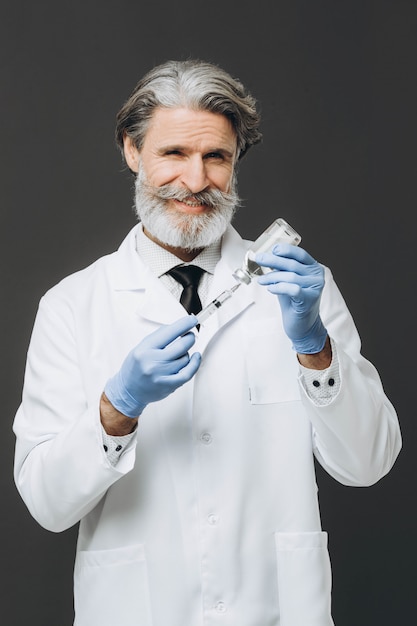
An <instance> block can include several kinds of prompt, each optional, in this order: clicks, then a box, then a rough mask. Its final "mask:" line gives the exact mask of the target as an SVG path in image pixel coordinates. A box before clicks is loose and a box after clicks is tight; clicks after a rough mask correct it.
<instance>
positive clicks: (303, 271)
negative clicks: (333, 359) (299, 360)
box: [256, 243, 327, 354]
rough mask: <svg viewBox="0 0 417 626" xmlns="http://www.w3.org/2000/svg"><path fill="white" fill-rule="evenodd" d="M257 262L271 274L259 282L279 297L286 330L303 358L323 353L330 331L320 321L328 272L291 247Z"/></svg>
mask: <svg viewBox="0 0 417 626" xmlns="http://www.w3.org/2000/svg"><path fill="white" fill-rule="evenodd" d="M256 262H257V263H258V264H259V265H262V266H264V267H269V268H271V271H270V272H268V273H267V274H264V275H263V276H261V277H260V278H259V279H258V282H259V283H260V284H261V285H267V286H268V290H269V291H270V292H271V293H274V294H276V295H277V296H278V299H279V302H280V305H281V311H282V320H283V324H284V330H285V332H286V333H287V335H288V337H289V339H291V341H292V344H293V347H294V350H296V352H298V353H299V354H315V353H317V352H320V351H321V350H322V349H323V347H324V344H325V342H326V337H327V331H326V329H325V328H324V326H323V323H322V321H321V319H320V314H319V309H320V298H321V294H322V291H323V287H324V269H323V267H322V266H321V265H320V264H319V263H317V261H315V260H314V259H313V257H312V256H310V255H309V254H308V253H307V252H306V251H305V250H303V249H302V248H299V247H297V246H292V245H290V244H287V243H279V244H277V245H276V246H274V248H273V250H272V252H265V253H263V254H258V255H256Z"/></svg>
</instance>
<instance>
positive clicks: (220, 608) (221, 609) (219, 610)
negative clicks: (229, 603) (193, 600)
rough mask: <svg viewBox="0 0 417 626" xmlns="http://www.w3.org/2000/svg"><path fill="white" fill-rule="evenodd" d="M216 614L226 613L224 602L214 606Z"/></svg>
mask: <svg viewBox="0 0 417 626" xmlns="http://www.w3.org/2000/svg"><path fill="white" fill-rule="evenodd" d="M215 609H216V611H217V613H226V610H227V609H226V605H225V603H224V602H218V603H217V604H216V606H215Z"/></svg>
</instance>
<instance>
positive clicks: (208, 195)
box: [144, 183, 240, 208]
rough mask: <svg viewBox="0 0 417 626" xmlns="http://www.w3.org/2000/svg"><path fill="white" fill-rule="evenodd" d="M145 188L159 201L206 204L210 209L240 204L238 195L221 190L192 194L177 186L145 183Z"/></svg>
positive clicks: (208, 190)
mask: <svg viewBox="0 0 417 626" xmlns="http://www.w3.org/2000/svg"><path fill="white" fill-rule="evenodd" d="M144 187H145V188H146V190H147V191H148V192H152V194H153V195H154V196H155V197H156V198H158V199H159V200H178V201H179V202H184V201H187V202H195V203H196V204H204V205H206V206H208V207H210V208H220V207H222V206H224V205H229V204H231V203H233V204H234V205H235V206H236V207H237V206H238V205H239V204H240V199H239V198H238V196H237V194H236V193H234V192H232V193H226V192H225V191H220V190H219V189H207V190H204V191H199V192H197V193H192V192H191V191H190V190H189V189H184V188H181V187H176V186H175V185H170V184H166V185H162V186H161V187H153V186H152V185H149V184H148V183H144Z"/></svg>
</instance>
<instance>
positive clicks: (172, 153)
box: [165, 150, 182, 156]
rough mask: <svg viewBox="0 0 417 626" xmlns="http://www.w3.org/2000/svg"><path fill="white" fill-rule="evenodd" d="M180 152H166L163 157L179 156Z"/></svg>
mask: <svg viewBox="0 0 417 626" xmlns="http://www.w3.org/2000/svg"><path fill="white" fill-rule="evenodd" d="M181 154H182V153H181V150H166V152H165V155H166V156H180V155H181Z"/></svg>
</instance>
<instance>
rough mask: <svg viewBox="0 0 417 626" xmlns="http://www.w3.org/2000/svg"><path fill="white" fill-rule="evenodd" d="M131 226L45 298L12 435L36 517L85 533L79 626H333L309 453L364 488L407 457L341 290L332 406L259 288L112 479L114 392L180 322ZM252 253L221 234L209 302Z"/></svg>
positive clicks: (330, 324) (330, 315) (202, 343)
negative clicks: (108, 421)
mask: <svg viewBox="0 0 417 626" xmlns="http://www.w3.org/2000/svg"><path fill="white" fill-rule="evenodd" d="M136 228H137V227H135V228H134V229H133V230H132V232H131V233H130V234H129V235H128V236H127V238H126V239H125V241H124V242H123V244H122V245H121V247H120V248H119V250H118V251H117V252H116V253H114V254H112V255H109V256H107V257H104V258H102V259H100V260H98V261H97V262H96V263H94V264H93V265H92V266H90V267H89V268H87V269H85V270H83V271H81V272H78V273H76V274H74V275H72V276H70V277H68V278H66V279H65V280H63V281H62V282H61V283H60V284H58V285H57V286H56V287H54V288H53V289H52V290H50V291H49V292H48V293H47V294H46V295H45V296H44V298H43V299H42V301H41V303H40V307H39V312H38V315H37V319H36V323H35V327H34V331H33V335H32V339H31V345H30V349H29V354H28V363H27V369H26V375H25V384H24V392H23V401H22V405H21V407H20V408H19V411H18V413H17V416H16V419H15V425H14V429H15V432H16V435H17V446H16V465H15V479H16V483H17V486H18V489H19V491H20V493H21V495H22V497H23V499H24V501H25V502H26V504H27V506H28V508H29V510H30V511H31V513H32V515H33V516H34V517H35V519H36V520H38V522H39V523H40V524H41V525H42V526H44V527H45V528H47V529H50V530H52V531H56V532H59V531H62V530H64V529H66V528H68V527H70V526H72V525H73V524H75V523H77V522H78V521H79V520H81V523H80V530H79V540H78V546H77V556H76V565H75V610H76V619H75V624H76V625H77V626H115V625H116V624H117V626H203V625H204V626H207V625H212V624H213V625H215V624H219V625H222V626H223V625H224V626H237V625H239V626H330V625H331V624H333V622H332V618H331V615H330V586H331V575H330V564H329V558H328V552H327V535H326V533H325V532H323V531H322V529H321V524H320V516H319V509H318V502H317V487H316V481H315V473H314V463H313V453H314V454H315V455H316V457H317V459H318V460H319V462H320V463H321V464H322V465H323V466H324V467H325V469H326V470H327V471H328V472H329V473H330V474H331V475H332V476H334V477H335V478H336V479H337V480H339V481H340V482H342V483H344V484H346V485H370V484H372V483H374V482H375V481H377V480H378V479H380V478H381V477H382V476H383V475H384V474H386V473H387V472H388V471H389V469H390V468H391V466H392V464H393V462H394V460H395V458H396V456H397V454H398V452H399V449H400V446H401V441H400V432H399V426H398V422H397V418H396V415H395V411H394V409H393V407H392V406H391V404H390V402H389V401H388V400H387V398H386V396H385V395H384V392H383V390H382V387H381V383H380V380H379V377H378V374H377V372H376V370H375V369H374V367H373V366H372V365H371V364H370V363H369V362H367V361H366V360H365V359H364V358H363V357H362V356H360V354H359V349H360V344H359V338H358V335H357V332H356V330H355V327H354V325H353V322H352V319H351V317H350V315H349V313H348V311H347V309H346V306H345V304H344V301H343V299H342V297H341V295H340V293H339V292H338V290H337V287H336V286H335V284H334V282H333V279H332V277H331V274H330V272H328V271H327V273H326V286H325V290H324V293H323V297H322V310H321V315H322V318H323V321H324V324H325V325H326V327H327V328H328V331H329V334H330V336H331V337H332V338H333V340H334V341H335V344H336V345H337V351H338V355H339V360H340V368H341V376H342V385H341V390H340V392H339V394H338V395H337V397H336V398H335V399H334V400H333V401H332V403H331V404H330V405H328V406H325V407H319V406H316V405H315V404H314V403H313V402H312V401H311V400H310V399H309V398H308V397H307V395H306V393H305V392H304V390H303V388H302V385H301V383H300V381H299V374H298V362H297V358H296V355H295V353H294V351H293V350H292V348H291V344H290V342H289V340H288V339H287V337H286V336H285V334H284V332H283V329H282V325H281V319H280V309H279V305H278V302H277V298H276V297H275V296H273V295H271V294H270V293H268V292H267V290H266V289H265V288H263V287H260V286H259V285H258V284H257V283H256V282H255V281H254V282H253V284H251V285H249V286H247V287H246V286H244V287H241V288H240V289H239V290H238V291H237V292H236V294H235V296H234V297H233V298H232V299H231V300H230V301H229V302H227V303H226V304H225V305H224V306H223V308H222V309H220V310H219V312H218V314H216V315H213V316H212V317H211V318H210V319H209V320H208V322H207V324H206V325H205V326H204V327H202V328H201V330H200V333H199V335H198V339H197V342H196V344H195V347H194V349H195V350H198V351H200V352H201V353H202V355H203V360H202V365H201V367H200V369H199V371H198V373H197V374H196V376H195V378H194V379H193V380H192V381H190V382H189V383H187V384H186V385H184V386H183V387H182V388H180V389H178V390H177V391H176V392H175V393H174V394H172V395H171V396H169V397H168V398H166V399H165V400H162V401H160V402H156V403H153V404H151V405H149V406H148V407H147V408H146V409H145V411H144V413H143V414H142V416H141V417H140V420H139V427H138V429H137V435H135V437H134V439H133V441H132V443H131V444H130V445H129V446H128V449H126V451H125V452H124V454H123V455H122V457H121V459H120V461H119V463H118V464H117V466H116V467H112V466H111V465H110V463H109V462H108V460H107V458H106V455H105V452H104V450H103V443H102V434H101V427H100V419H99V399H100V395H101V392H102V390H103V388H104V385H105V382H106V380H107V379H108V378H109V377H110V376H111V375H113V374H114V373H115V372H116V371H117V370H118V368H119V366H120V365H121V363H122V361H123V359H124V357H125V356H126V354H127V353H128V351H129V350H130V349H131V348H132V347H133V346H134V345H135V344H137V343H138V342H139V341H140V340H141V339H142V338H143V337H145V336H146V335H148V334H149V333H150V332H151V331H153V330H155V329H156V328H157V327H158V326H159V325H160V324H165V323H170V322H172V321H174V320H176V319H177V318H179V317H181V316H183V315H184V310H183V309H182V307H181V305H180V304H179V303H178V302H177V301H176V300H175V299H174V297H173V296H172V295H171V294H170V293H169V292H168V291H167V290H166V289H165V287H164V286H163V285H162V284H161V283H160V282H159V281H158V280H157V279H156V278H155V277H154V276H153V274H152V273H151V272H150V271H149V269H147V267H146V266H145V265H144V264H143V263H142V262H141V260H140V258H139V257H138V255H137V253H136V251H135V232H136ZM246 245H247V244H246V243H245V242H243V241H242V239H241V238H240V237H239V236H238V234H237V233H236V231H234V229H233V228H229V230H228V231H227V233H226V235H225V237H224V242H223V249H222V258H221V260H220V262H219V263H218V266H217V268H216V272H215V276H214V279H213V284H212V288H211V294H210V296H211V298H214V297H215V296H217V295H218V294H219V293H220V292H222V291H223V290H224V289H225V288H228V287H230V285H231V272H232V271H233V270H235V269H236V268H237V267H238V266H240V263H241V260H242V258H243V255H244V251H245V249H246ZM232 284H233V280H232Z"/></svg>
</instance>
